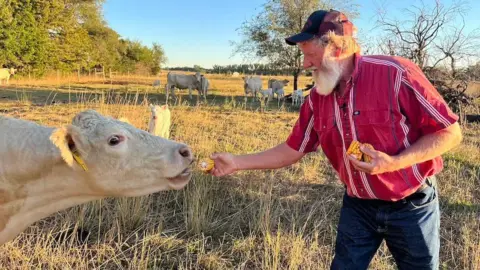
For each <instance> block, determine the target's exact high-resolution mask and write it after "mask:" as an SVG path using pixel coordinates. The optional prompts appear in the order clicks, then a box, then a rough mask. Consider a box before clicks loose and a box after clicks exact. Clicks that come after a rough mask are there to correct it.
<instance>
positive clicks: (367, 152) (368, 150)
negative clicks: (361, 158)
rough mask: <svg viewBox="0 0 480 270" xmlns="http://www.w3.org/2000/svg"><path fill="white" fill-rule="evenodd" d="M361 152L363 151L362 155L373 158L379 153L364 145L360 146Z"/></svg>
mask: <svg viewBox="0 0 480 270" xmlns="http://www.w3.org/2000/svg"><path fill="white" fill-rule="evenodd" d="M360 151H362V153H364V154H367V155H369V156H373V155H375V153H376V152H377V150H375V149H373V148H369V147H365V146H364V145H362V146H360Z"/></svg>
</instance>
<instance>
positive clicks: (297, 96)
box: [292, 89, 305, 106]
mask: <svg viewBox="0 0 480 270" xmlns="http://www.w3.org/2000/svg"><path fill="white" fill-rule="evenodd" d="M304 100H305V97H304V96H303V90H302V89H297V90H295V91H293V94H292V105H293V106H295V105H298V106H301V105H302V104H303V102H304Z"/></svg>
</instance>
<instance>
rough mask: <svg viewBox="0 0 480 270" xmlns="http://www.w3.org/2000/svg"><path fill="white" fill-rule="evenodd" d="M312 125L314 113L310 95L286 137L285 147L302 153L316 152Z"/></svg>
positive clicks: (316, 141)
mask: <svg viewBox="0 0 480 270" xmlns="http://www.w3.org/2000/svg"><path fill="white" fill-rule="evenodd" d="M313 123H314V113H313V105H312V100H311V94H310V95H309V96H308V97H307V98H306V99H305V102H304V103H303V104H302V107H301V108H300V116H299V117H298V119H297V122H296V123H295V126H294V127H293V129H292V132H291V133H290V135H289V136H288V139H287V141H286V143H287V145H288V146H290V147H291V148H292V149H294V150H296V151H298V152H302V153H309V152H314V151H316V150H317V147H318V142H319V141H318V136H317V133H316V132H315V130H314V128H313Z"/></svg>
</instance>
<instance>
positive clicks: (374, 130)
mask: <svg viewBox="0 0 480 270" xmlns="http://www.w3.org/2000/svg"><path fill="white" fill-rule="evenodd" d="M353 121H354V123H355V129H356V133H357V139H358V140H359V141H360V142H361V143H369V144H371V145H372V146H373V147H374V148H375V149H376V150H379V151H382V152H386V151H387V149H389V148H390V147H389V145H391V144H392V143H393V142H394V140H395V138H394V137H393V136H392V134H393V128H392V125H393V122H392V119H391V115H390V111H389V110H369V111H360V113H359V114H357V115H354V116H353Z"/></svg>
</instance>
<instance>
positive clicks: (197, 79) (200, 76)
mask: <svg viewBox="0 0 480 270" xmlns="http://www.w3.org/2000/svg"><path fill="white" fill-rule="evenodd" d="M194 76H195V79H196V82H195V83H196V84H197V86H199V85H201V83H202V74H201V73H200V72H195V75H194Z"/></svg>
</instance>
